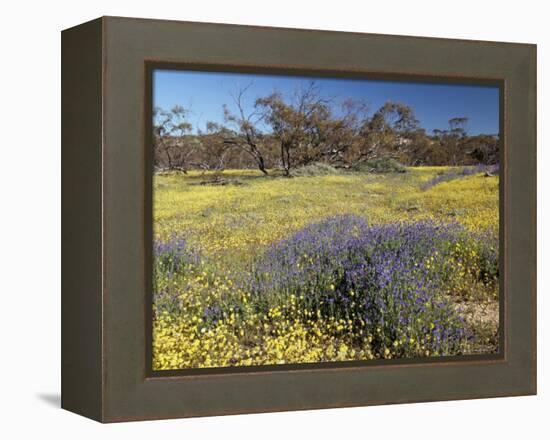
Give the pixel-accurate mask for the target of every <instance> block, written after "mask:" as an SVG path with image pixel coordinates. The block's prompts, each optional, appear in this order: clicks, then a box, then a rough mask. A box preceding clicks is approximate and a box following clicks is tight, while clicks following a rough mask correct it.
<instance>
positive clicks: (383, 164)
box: [354, 157, 407, 173]
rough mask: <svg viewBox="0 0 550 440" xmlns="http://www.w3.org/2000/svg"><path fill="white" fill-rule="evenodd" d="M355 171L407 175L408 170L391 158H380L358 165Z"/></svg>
mask: <svg viewBox="0 0 550 440" xmlns="http://www.w3.org/2000/svg"><path fill="white" fill-rule="evenodd" d="M354 170H355V171H360V172H367V173H405V172H406V171H407V168H406V167H405V166H404V165H402V164H400V163H399V162H397V161H396V160H395V159H392V158H391V157H380V158H377V159H371V160H368V161H366V162H362V163H360V164H357V165H356V166H354Z"/></svg>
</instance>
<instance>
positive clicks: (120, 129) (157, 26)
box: [62, 17, 536, 422]
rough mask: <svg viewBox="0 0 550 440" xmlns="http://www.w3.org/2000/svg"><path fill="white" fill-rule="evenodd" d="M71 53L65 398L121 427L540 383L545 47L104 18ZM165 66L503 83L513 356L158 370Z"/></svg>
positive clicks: (65, 137) (504, 210)
mask: <svg viewBox="0 0 550 440" xmlns="http://www.w3.org/2000/svg"><path fill="white" fill-rule="evenodd" d="M62 57H63V60H62V75H63V77H62V86H63V90H62V119H63V125H62V143H63V145H62V161H63V174H62V201H63V204H62V221H63V228H62V229H63V230H62V242H63V243H62V269H63V273H62V320H63V322H62V406H63V407H64V408H66V409H69V410H71V411H74V412H77V413H80V414H83V415H86V416H88V417H91V418H94V419H96V420H100V421H103V422H113V421H125V420H141V419H153V418H157V419H158V418H171V417H191V416H202V415H216V414H236V413H248V412H266V411H282V410H297V409H311V408H326V407H344V406H359V405H372V404H382V403H400V402H413V401H427V400H450V399H468V398H481V397H495V396H509V395H525V394H534V393H536V323H535V319H536V309H535V307H536V297H535V292H536V272H535V270H536V244H535V239H536V223H535V222H536V125H535V124H536V46H533V45H524V44H512V43H492V42H474V41H463V40H446V39H430V38H419V37H398V36H387V35H372V34H355V33H341V32H327V31H307V30H297V29H278V28H258V27H250V26H234V25H218V24H203V23H189V22H173V21H159V20H140V19H128V18H114V17H104V18H101V19H98V20H95V21H93V22H89V23H86V24H84V25H80V26H77V27H76V28H72V29H69V30H66V31H64V32H63V35H62ZM158 66H161V67H162V66H164V67H170V66H172V67H171V68H179V69H198V70H217V71H220V70H230V71H249V72H254V73H260V72H269V73H272V74H273V73H281V74H307V75H316V76H347V77H361V78H371V79H372V78H383V79H401V80H414V81H431V82H433V81H438V82H441V81H445V82H455V83H475V84H480V83H483V84H496V85H498V86H499V87H500V90H501V115H500V121H501V123H500V125H501V147H502V148H501V159H502V160H501V163H503V164H504V166H503V167H501V168H502V169H501V186H500V200H501V206H500V218H501V228H500V229H501V270H502V272H501V273H502V274H503V281H501V295H500V298H501V307H500V323H501V336H503V337H501V352H499V354H497V355H475V356H461V357H460V358H459V359H458V358H452V357H449V358H444V359H419V360H395V361H364V362H363V361H360V362H342V363H326V364H305V365H304V364H301V365H295V366H290V368H289V366H276V367H273V366H266V367H243V368H240V369H236V368H235V369H234V368H230V369H227V368H221V369H206V371H196V370H180V371H177V372H165V373H162V374H157V373H156V372H152V371H151V368H150V363H148V362H147V360H148V359H150V352H149V350H150V344H149V342H150V330H151V329H150V323H151V321H150V319H149V318H150V317H149V311H150V307H149V306H150V298H151V289H150V275H151V264H150V262H151V255H150V246H151V242H150V240H149V241H148V238H150V236H151V235H150V233H151V231H150V229H151V226H152V223H151V209H150V208H151V186H150V182H151V181H150V179H151V170H152V168H151V166H150V165H151V162H150V154H151V151H152V149H151V148H150V147H151V142H150V138H149V136H148V134H150V133H151V127H150V120H151V119H150V117H149V116H150V102H151V101H150V96H149V93H150V90H151V87H150V86H151V84H150V81H149V80H150V73H151V69H153V68H155V67H158ZM502 342H504V346H502Z"/></svg>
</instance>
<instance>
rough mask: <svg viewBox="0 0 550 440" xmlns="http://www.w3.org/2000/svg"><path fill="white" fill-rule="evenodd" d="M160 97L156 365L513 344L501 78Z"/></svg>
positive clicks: (436, 353) (248, 85)
mask: <svg viewBox="0 0 550 440" xmlns="http://www.w3.org/2000/svg"><path fill="white" fill-rule="evenodd" d="M152 87H153V90H152V94H153V109H152V119H153V120H152V133H151V138H152V148H153V164H152V166H153V167H154V169H153V192H152V195H153V234H152V235H153V243H152V252H153V258H152V262H153V283H152V284H153V285H152V289H153V292H152V295H153V301H152V302H153V312H152V320H153V322H152V332H153V334H152V344H153V347H152V356H153V359H152V365H153V370H182V369H195V368H219V367H228V368H229V367H243V366H262V365H278V364H286V365H288V364H290V365H292V364H312V363H326V362H339V361H371V360H376V359H379V360H380V359H388V360H389V359H419V358H442V357H447V356H463V355H483V354H495V353H498V352H499V334H500V322H499V300H500V297H499V267H500V264H499V174H500V173H499V164H500V157H501V147H500V136H499V133H500V98H499V97H500V89H499V88H498V87H497V86H487V85H476V84H455V83H437V82H414V81H389V80H388V81H386V80H384V81H382V80H374V79H351V78H330V77H304V76H292V75H267V74H250V73H227V72H206V71H191V70H168V69H156V70H154V71H153V78H152Z"/></svg>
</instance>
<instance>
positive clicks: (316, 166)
mask: <svg viewBox="0 0 550 440" xmlns="http://www.w3.org/2000/svg"><path fill="white" fill-rule="evenodd" d="M331 174H339V171H338V170H337V169H336V168H334V167H333V166H332V165H329V164H326V163H323V162H313V163H312V164H309V165H305V166H302V167H299V168H296V169H295V170H292V171H291V172H290V175H291V176H295V177H305V176H328V175H331Z"/></svg>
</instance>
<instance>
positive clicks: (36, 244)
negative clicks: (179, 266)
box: [0, 0, 550, 440]
mask: <svg viewBox="0 0 550 440" xmlns="http://www.w3.org/2000/svg"><path fill="white" fill-rule="evenodd" d="M545 3H546V2H544V1H526V0H514V1H511V2H508V1H505V0H500V1H485V2H484V1H480V0H477V1H469V0H461V1H459V2H456V1H455V2H444V1H441V0H440V1H433V2H426V1H416V0H415V1H411V0H408V1H400V0H391V1H376V2H369V1H366V0H361V1H357V2H352V1H347V0H332V1H330V2H326V3H323V2H322V1H321V0H317V1H302V2H300V1H299V0H289V1H286V0H265V1H261V0H256V1H254V2H246V1H240V0H225V1H224V0H221V1H210V0H200V1H192V2H190V1H185V0H179V1H164V0H150V1H141V0H139V1H138V0H133V1H113V0H110V1H104V0H93V1H87V2H78V1H72V2H67V3H62V2H55V1H24V0H18V1H6V2H4V3H3V4H2V6H1V24H0V33H1V38H0V45H1V49H2V50H1V52H0V56H1V63H2V67H1V69H0V76H1V78H0V90H1V92H0V112H1V115H0V126H1V127H2V131H1V136H0V147H1V149H2V154H1V155H0V164H1V165H2V166H1V168H0V194H1V203H0V234H1V237H2V238H1V240H0V276H1V282H0V292H1V294H2V300H1V302H0V310H1V312H2V313H1V315H0V326H1V328H0V335H1V336H0V338H1V341H2V347H1V350H0V356H1V359H0V370H1V371H0V380H1V387H0V405H1V406H2V408H1V409H0V436H2V437H3V438H6V439H11V438H23V437H27V436H28V438H33V437H38V436H46V437H50V436H51V437H54V436H55V438H78V439H88V438H90V439H92V438H93V439H99V438H103V439H108V438H120V437H121V436H124V437H126V438H133V439H136V438H147V439H151V440H155V439H162V440H164V439H172V438H180V439H205V438H219V439H228V438H238V439H248V438H250V439H252V438H253V439H264V438H265V439H271V438H273V439H278V440H281V439H285V440H286V439H294V438H296V439H298V438H300V439H308V438H313V439H322V438H339V439H350V438H358V437H359V438H364V439H367V438H372V437H377V438H399V439H405V438H406V439H415V438H422V439H426V438H445V439H455V438H457V439H464V438H469V437H471V438H484V437H485V438H493V437H495V438H499V439H503V438H528V439H533V438H542V437H543V436H544V437H546V438H548V437H547V436H548V435H549V432H548V431H550V429H548V428H549V425H550V423H549V422H548V419H549V417H550V416H549V414H550V405H548V403H549V401H550V399H549V397H548V395H549V392H550V390H549V387H550V386H549V381H548V375H547V374H546V373H547V370H548V368H547V366H548V365H547V360H548V351H547V350H545V344H546V345H548V320H547V319H545V317H544V316H543V315H546V317H547V316H548V301H547V299H546V298H545V294H546V293H547V291H548V287H549V282H550V277H549V276H548V271H547V270H545V267H548V262H549V261H548V254H547V252H546V249H545V247H546V245H547V244H549V233H548V228H545V227H544V225H545V223H548V221H549V215H548V205H547V204H545V203H544V196H545V195H546V194H548V191H550V171H549V170H550V163H549V157H548V153H547V151H545V150H544V149H543V148H542V146H543V145H545V141H548V133H549V130H548V127H549V124H550V119H549V116H550V115H549V105H548V103H549V89H548V82H546V81H545V80H546V78H545V77H544V76H545V75H546V76H548V74H549V70H550V69H549V64H548V63H549V61H548V60H549V59H550V39H549V32H548V27H549V26H550V24H549V22H548V17H549V16H550V14H549V13H548V11H544V7H545ZM101 15H122V16H136V17H149V18H167V19H178V20H191V21H209V22H225V23H238V24H257V25H265V26H283V27H300V28H316V29H331V30H340V31H354V32H375V33H389V34H402V35H421V36H434V37H451V38H466V39H480V40H501V41H513V42H527V43H537V44H538V68H539V74H538V77H539V80H538V90H539V94H538V100H539V101H538V102H539V108H538V110H539V112H538V126H539V132H538V135H539V137H538V142H539V150H538V158H539V162H538V166H539V174H538V175H539V192H538V194H539V197H538V206H539V218H538V225H539V228H538V243H539V263H538V273H539V284H538V306H539V313H538V316H539V319H538V323H539V333H538V334H539V340H538V348H539V396H537V397H517V398H500V399H486V400H475V401H462V402H445V403H425V404H409V405H391V406H380V407H368V408H353V409H336V410H321V411H306V412H292V413H275V414H261V415H244V416H226V417H214V418H202V419H188V420H171V421H156V422H137V423H124V424H114V425H105V426H103V425H100V424H98V423H96V422H92V421H89V420H87V419H84V418H82V417H80V416H77V415H74V414H71V413H68V412H66V411H63V410H61V409H59V389H60V377H59V376H60V372H59V371H60V361H59V359H60V341H59V340H60V170H61V164H60V31H61V29H63V28H67V27H70V26H73V25H76V24H79V23H81V22H84V21H88V20H90V19H93V18H96V17H98V16H101ZM545 124H546V125H545ZM6 136H7V137H6ZM545 170H546V173H545ZM545 404H546V405H548V406H549V408H546V410H545V409H544V406H545ZM544 431H546V433H545V434H546V435H544V434H543V432H544ZM3 434H7V435H3Z"/></svg>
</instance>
